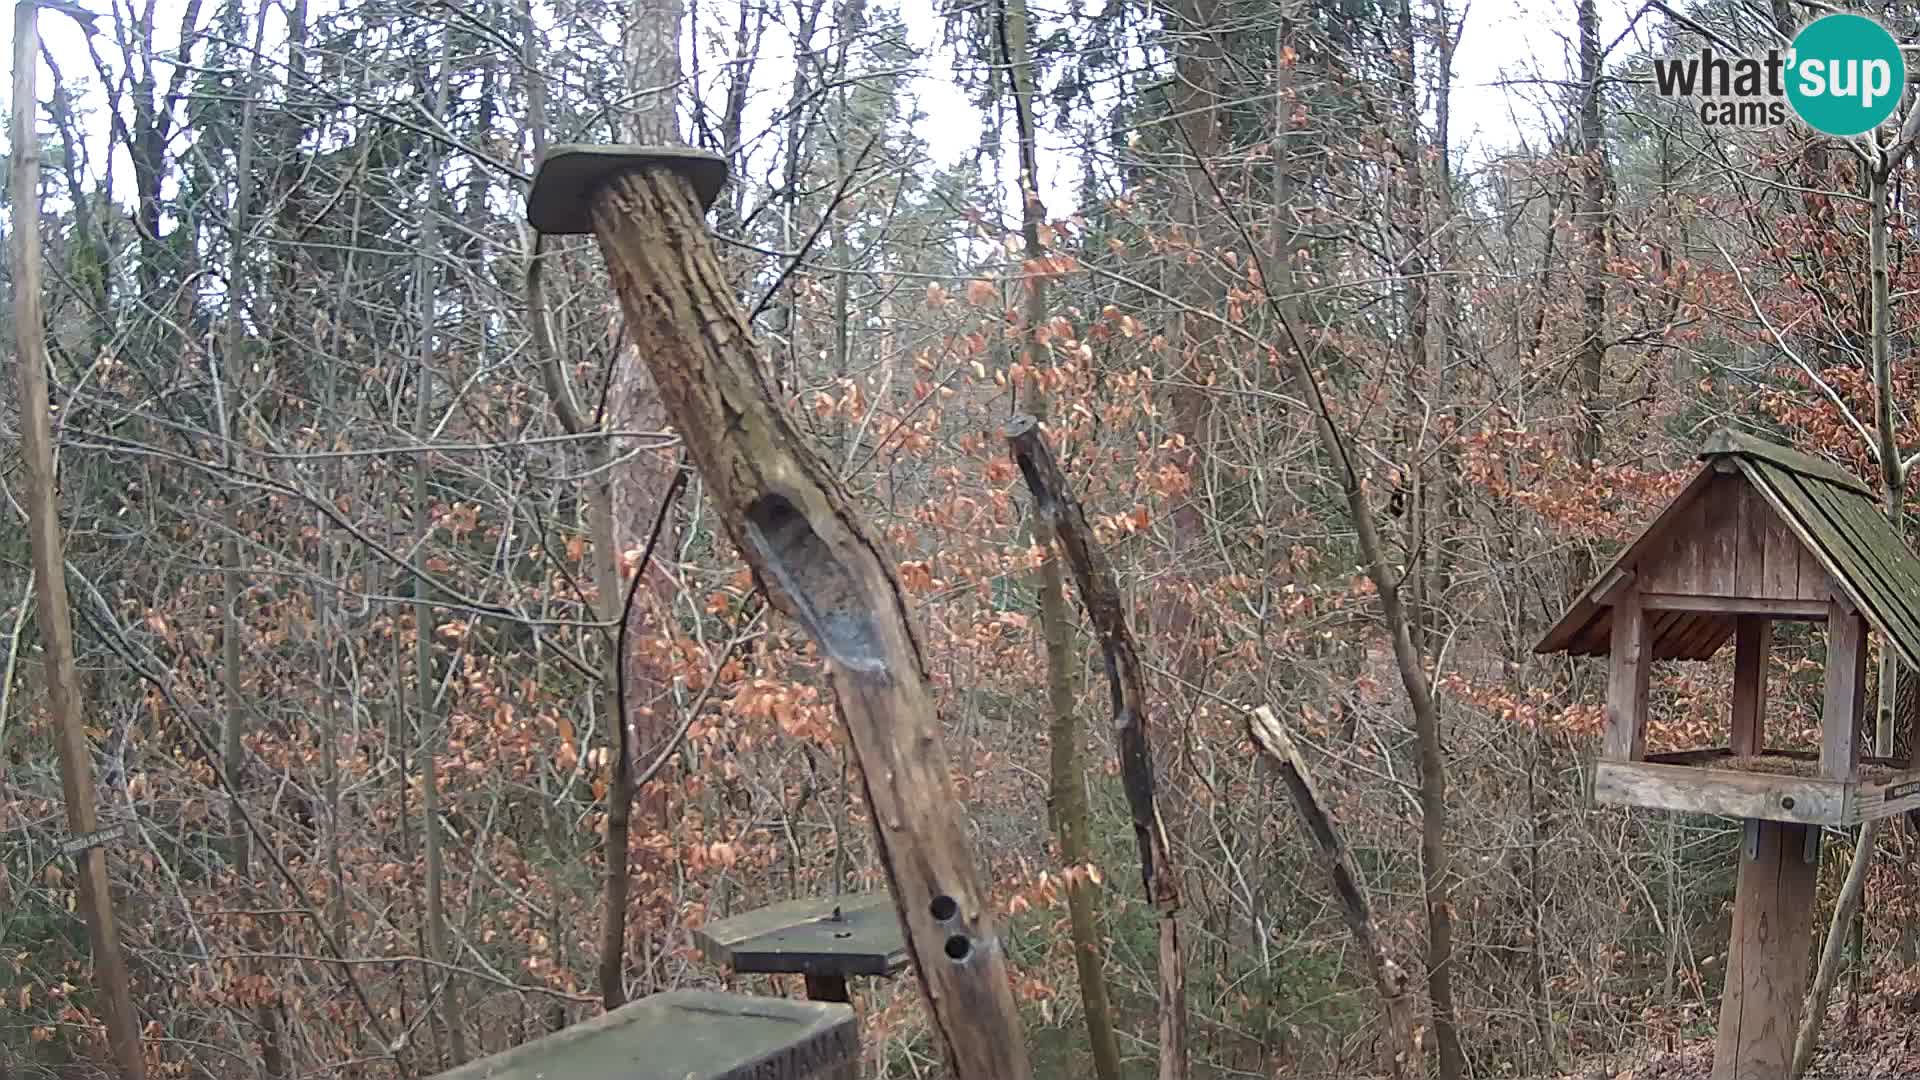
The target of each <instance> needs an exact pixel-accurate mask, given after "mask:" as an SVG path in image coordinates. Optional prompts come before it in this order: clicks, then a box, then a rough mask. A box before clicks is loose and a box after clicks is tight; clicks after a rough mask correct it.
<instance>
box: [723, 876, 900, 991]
mask: <svg viewBox="0 0 1920 1080" xmlns="http://www.w3.org/2000/svg"><path fill="white" fill-rule="evenodd" d="M693 940H694V943H695V944H697V945H698V946H699V947H700V952H701V954H702V955H704V956H706V958H707V959H709V960H711V961H713V962H714V963H716V964H719V965H720V966H722V967H725V968H728V969H730V970H732V971H734V972H737V973H739V974H742V975H749V974H763V975H777V974H790V975H838V976H842V977H846V976H874V975H892V974H894V973H895V972H897V971H900V970H901V969H902V968H905V967H906V966H907V941H906V937H905V935H903V934H902V933H901V932H900V916H899V914H898V913H897V912H896V911H894V909H893V898H892V897H891V896H888V895H887V894H886V893H862V894H860V895H857V896H842V897H839V898H837V899H830V900H789V901H787V902H786V903H783V904H774V905H772V906H770V907H764V908H760V909H759V910H757V911H749V912H747V913H745V914H742V915H736V916H734V917H732V918H730V919H721V920H718V921H716V922H710V923H708V924H706V925H705V926H702V927H700V928H699V929H697V930H695V931H694V932H693Z"/></svg>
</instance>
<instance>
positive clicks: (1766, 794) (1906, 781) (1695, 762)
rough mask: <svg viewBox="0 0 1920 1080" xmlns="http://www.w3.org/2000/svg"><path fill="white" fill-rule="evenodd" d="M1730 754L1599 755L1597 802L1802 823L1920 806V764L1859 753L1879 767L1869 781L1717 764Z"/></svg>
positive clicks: (1782, 755) (1783, 753) (1807, 759)
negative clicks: (1908, 765)
mask: <svg viewBox="0 0 1920 1080" xmlns="http://www.w3.org/2000/svg"><path fill="white" fill-rule="evenodd" d="M1732 756H1733V751H1731V750H1730V749H1728V748H1727V747H1724V746H1721V747H1711V748H1708V749H1702V750H1685V751H1680V752H1677V753H1670V754H1649V755H1647V759H1646V760H1645V761H1601V762H1599V763H1598V764H1597V765H1596V766H1595V767H1594V777H1593V797H1594V801H1595V802H1599V803H1604V804H1607V805H1610V806H1645V807H1651V808H1653V809H1656V810H1679V811H1684V812H1687V813H1695V814H1717V815H1720V816H1724V817H1736V818H1752V819H1756V820H1760V821H1784V822H1791V823H1795V824H1800V825H1835V826H1840V825H1858V824H1860V823H1861V822H1863V821H1874V820H1877V819H1879V818H1885V817H1892V816H1894V815H1895V814H1903V813H1905V812H1906V811H1908V810H1910V809H1914V808H1916V807H1920V771H1901V770H1897V769H1896V767H1895V763H1894V762H1893V761H1892V760H1891V759H1889V758H1878V757H1862V758H1861V759H1860V764H1861V766H1862V767H1863V768H1866V767H1874V768H1873V770H1872V771H1873V774H1874V775H1873V776H1872V777H1871V778H1870V779H1865V780H1854V781H1846V780H1832V779H1828V778H1825V777H1821V776H1797V775H1794V774H1793V773H1792V772H1790V771H1785V770H1783V771H1778V772H1774V771H1755V770H1752V769H1737V768H1725V767H1716V763H1717V762H1724V761H1726V760H1727V759H1729V758H1731V757H1732ZM1760 757H1761V759H1762V761H1763V762H1764V761H1765V760H1766V759H1778V760H1779V762H1780V763H1782V764H1783V765H1791V764H1798V763H1811V764H1814V765H1817V763H1818V762H1819V759H1820V755H1819V754H1817V753H1811V752H1807V751H1792V750H1768V751H1767V752H1766V753H1764V754H1762V755H1760Z"/></svg>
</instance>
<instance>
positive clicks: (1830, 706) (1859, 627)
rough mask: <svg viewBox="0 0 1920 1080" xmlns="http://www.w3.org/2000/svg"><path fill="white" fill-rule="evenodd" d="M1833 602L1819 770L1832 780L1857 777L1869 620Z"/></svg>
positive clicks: (1865, 681) (1828, 616) (1839, 603)
mask: <svg viewBox="0 0 1920 1080" xmlns="http://www.w3.org/2000/svg"><path fill="white" fill-rule="evenodd" d="M1831 603H1832V604H1833V608H1832V610H1830V611H1829V612H1828V613H1827V671H1826V678H1827V683H1826V695H1825V704H1824V706H1823V708H1822V710H1821V713H1820V771H1821V773H1823V774H1825V775H1826V776H1827V777H1828V778H1829V779H1833V780H1854V779H1857V776H1856V770H1857V769H1858V768H1859V763H1860V740H1859V738H1858V731H1859V726H1860V710H1861V708H1862V707H1863V706H1864V705H1865V703H1866V695H1867V620H1866V619H1865V618H1863V617H1861V615H1860V613H1859V612H1857V611H1852V610H1850V609H1849V606H1848V605H1846V604H1842V603H1841V602H1840V601H1838V600H1834V601H1832V602H1831Z"/></svg>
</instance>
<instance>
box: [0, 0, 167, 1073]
mask: <svg viewBox="0 0 1920 1080" xmlns="http://www.w3.org/2000/svg"><path fill="white" fill-rule="evenodd" d="M13 11H14V14H13V133H12V135H13V139H12V142H13V146H12V159H11V162H10V164H11V168H12V174H13V175H12V180H13V190H12V193H11V196H12V203H13V222H12V233H13V237H12V244H11V248H12V251H11V255H12V259H13V266H12V271H13V325H14V336H15V347H16V348H17V350H18V352H17V355H16V356H15V363H16V371H15V376H14V390H15V392H16V394H17V395H18V396H17V400H18V402H19V407H20V457H21V461H22V462H23V464H24V465H25V467H26V474H27V483H26V504H27V505H26V511H27V533H28V538H29V540H30V542H31V545H32V549H33V586H34V593H33V595H34V620H33V621H34V626H35V627H36V628H37V629H38V631H39V634H40V648H41V653H42V656H43V657H44V658H45V661H44V662H45V666H46V672H47V711H48V712H49V713H50V714H51V715H52V718H53V722H54V727H55V729H56V730H58V732H59V736H60V744H59V745H60V788H61V791H62V793H63V795H64V796H65V799H66V804H67V829H68V831H69V832H71V833H72V834H73V835H75V836H80V835H84V834H86V833H90V832H93V831H94V830H95V829H96V828H98V827H99V820H98V817H97V814H96V811H95V809H94V792H93V751H92V749H91V748H90V747H89V746H88V745H87V732H86V717H85V716H84V715H83V710H84V708H85V704H84V703H83V702H82V701H81V698H80V680H79V676H78V674H77V672H76V670H75V666H74V651H73V616H72V612H71V610H70V609H69V607H68V603H67V575H66V557H65V554H64V552H63V548H64V542H63V540H62V537H61V533H60V502H59V495H58V492H57V490H56V479H55V476H54V467H55V466H54V453H53V448H54V442H53V424H52V413H51V403H50V402H49V401H48V397H47V344H46V328H45V326H44V325H43V324H42V321H41V320H42V312H41V306H40V305H41V295H42V286H41V283H40V280H41V279H40V139H39V132H38V131H37V130H36V127H35V121H36V120H37V119H38V117H39V114H40V107H39V91H38V89H37V87H36V86H35V83H36V82H37V81H38V78H37V77H38V75H39V66H40V35H39V27H38V25H37V21H38V20H37V14H38V12H37V11H36V8H35V5H34V0H21V2H20V3H18V4H15V5H14V9H13ZM77 861H78V862H79V864H80V866H79V870H80V873H79V876H78V878H79V879H78V881H77V882H76V883H75V884H76V886H77V888H78V891H79V907H80V910H81V912H82V913H83V914H84V916H85V918H86V922H87V937H88V941H89V944H90V945H91V948H92V951H93V978H94V985H95V987H96V988H97V989H98V992H99V999H98V1003H99V1010H100V1013H101V1019H102V1020H104V1021H105V1022H106V1028H107V1041H108V1044H109V1046H110V1047H111V1049H112V1052H113V1060H114V1064H115V1066H116V1068H117V1069H118V1071H119V1074H120V1076H121V1078H122V1080H144V1077H145V1076H146V1060H145V1057H144V1055H143V1052H142V1050H141V1046H140V1020H139V1017H138V1015H137V1014H136V1013H135V1012H134V1008H133V992H132V989H131V987H129V985H128V978H127V966H126V958H125V957H124V956H123V955H122V954H121V951H120V930H119V927H118V925H117V924H116V923H115V921H114V915H113V893H112V886H111V882H110V881H109V879H108V877H107V849H106V847H105V846H104V845H95V846H93V847H90V848H88V849H87V850H86V851H85V852H84V853H82V854H80V855H79V856H77Z"/></svg>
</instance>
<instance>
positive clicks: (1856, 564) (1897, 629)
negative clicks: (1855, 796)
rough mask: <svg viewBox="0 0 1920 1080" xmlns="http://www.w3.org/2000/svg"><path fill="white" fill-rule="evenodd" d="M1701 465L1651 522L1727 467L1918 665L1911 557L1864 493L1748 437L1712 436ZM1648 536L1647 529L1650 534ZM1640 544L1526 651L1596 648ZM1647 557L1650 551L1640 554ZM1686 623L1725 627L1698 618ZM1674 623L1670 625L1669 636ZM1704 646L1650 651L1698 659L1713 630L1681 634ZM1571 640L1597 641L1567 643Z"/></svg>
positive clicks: (1919, 566)
mask: <svg viewBox="0 0 1920 1080" xmlns="http://www.w3.org/2000/svg"><path fill="white" fill-rule="evenodd" d="M1699 456H1700V458H1701V460H1702V461H1703V462H1705V465H1704V466H1703V468H1702V471H1701V474H1700V475H1699V476H1697V477H1696V478H1695V480H1694V482H1693V483H1690V484H1689V485H1688V486H1687V489H1686V491H1685V492H1683V493H1682V494H1681V496H1680V497H1679V498H1678V499H1676V500H1675V502H1674V504H1673V505H1672V506H1670V507H1669V508H1668V509H1667V511H1666V512H1665V513H1663V514H1662V515H1661V518H1662V519H1664V518H1666V517H1667V516H1668V515H1669V514H1672V513H1674V512H1676V511H1677V510H1679V509H1680V508H1681V507H1682V506H1683V505H1684V504H1685V503H1687V502H1688V501H1690V500H1692V499H1696V498H1698V497H1700V494H1701V493H1702V492H1703V491H1704V490H1705V487H1706V485H1705V481H1707V480H1708V479H1710V478H1711V474H1712V473H1713V471H1714V470H1715V469H1716V468H1721V469H1724V468H1725V465H1724V464H1723V463H1729V462H1730V463H1732V464H1733V465H1734V466H1735V467H1736V468H1737V469H1738V471H1739V473H1740V475H1741V476H1742V477H1744V478H1745V479H1746V480H1747V482H1748V483H1750V484H1752V485H1753V488H1754V490H1755V491H1757V492H1758V493H1759V494H1760V496H1761V497H1762V498H1763V499H1764V500H1765V501H1766V502H1767V504H1768V505H1769V506H1771V507H1772V508H1773V510H1774V512H1775V513H1776V514H1778V515H1779V516H1780V518H1781V520H1782V521H1784V522H1785V523H1786V525H1787V527H1788V528H1789V529H1790V530H1791V531H1792V532H1793V534H1794V535H1795V536H1796V537H1797V538H1798V539H1799V540H1800V543H1801V544H1802V545H1803V546H1805V547H1806V549H1807V550H1808V551H1809V552H1811V553H1812V554H1813V556H1814V558H1815V559H1816V560H1817V561H1818V562H1819V563H1820V565H1821V567H1822V568H1823V569H1824V570H1825V571H1826V572H1827V574H1828V576H1830V577H1831V578H1832V579H1833V581H1834V583H1835V585H1836V586H1837V587H1838V588H1839V590H1840V591H1841V592H1842V593H1843V594H1844V596H1845V597H1846V599H1847V601H1848V602H1850V603H1851V604H1852V605H1853V606H1854V607H1855V608H1856V609H1858V610H1859V612H1860V613H1861V614H1862V615H1864V616H1865V617H1866V619H1867V621H1868V622H1870V623H1872V624H1873V625H1874V627H1875V628H1876V629H1878V630H1879V631H1880V632H1881V634H1882V636H1883V638H1884V640H1885V641H1886V643H1887V645H1888V646H1889V647H1891V648H1892V649H1894V650H1895V651H1896V652H1898V653H1899V654H1900V658H1901V659H1902V660H1904V661H1905V662H1906V663H1907V664H1909V665H1912V666H1913V667H1915V668H1920V558H1915V557H1914V555H1913V553H1912V552H1911V551H1910V550H1909V549H1908V548H1907V545H1906V542H1905V541H1904V540H1902V539H1901V538H1900V536H1899V534H1898V533H1896V532H1894V531H1893V526H1892V525H1891V524H1889V523H1888V521H1887V519H1886V515H1885V514H1884V513H1883V512H1882V511H1881V507H1880V504H1879V501H1878V500H1877V499H1876V498H1875V495H1874V491H1873V488H1871V487H1869V486H1868V485H1867V484H1866V483H1865V482H1863V481H1861V480H1860V479H1859V478H1858V477H1856V476H1854V475H1853V474H1852V473H1850V472H1848V471H1847V470H1845V469H1843V468H1841V467H1840V466H1839V465H1836V464H1834V463H1833V462H1830V461H1827V460H1825V459H1823V458H1818V457H1814V456H1813V455H1811V454H1806V453H1802V452H1801V451H1798V450H1794V449H1792V448H1790V447H1785V446H1780V445H1778V444H1775V443H1770V442H1767V441H1765V440H1764V439H1758V438H1755V437H1753V436H1751V435H1745V434H1741V433H1739V432H1734V431H1720V432H1717V433H1715V434H1714V435H1713V436H1712V437H1711V438H1709V439H1708V440H1707V442H1706V443H1705V445H1703V446H1702V447H1701V449H1700V455H1699ZM1651 531H1652V530H1649V532H1651ZM1647 540H1648V534H1646V533H1643V534H1642V536H1641V538H1640V539H1639V540H1636V541H1635V542H1634V543H1633V544H1630V545H1628V546H1627V548H1626V550H1624V551H1623V552H1621V554H1620V556H1619V558H1617V559H1615V560H1614V562H1613V563H1612V564H1611V565H1609V566H1608V568H1607V569H1606V570H1605V571H1604V572H1602V573H1601V575H1600V576H1599V578H1598V579H1596V580H1595V582H1594V583H1593V584H1592V585H1591V586H1589V587H1588V588H1587V589H1586V590H1584V591H1582V592H1581V594H1580V595H1579V596H1578V597H1576V598H1575V600H1574V602H1573V604H1572V605H1571V606H1570V607H1569V608H1568V610H1567V612H1566V614H1565V615H1564V616H1562V618H1561V619H1560V621H1559V623H1557V624H1556V625H1555V626H1554V627H1553V629H1552V630H1550V631H1548V632H1547V634H1546V636H1545V637H1543V638H1542V639H1541V640H1540V643H1539V644H1538V645H1536V646H1534V651H1535V652H1541V653H1552V652H1567V651H1571V652H1575V653H1579V654H1589V653H1593V652H1599V653H1603V654H1604V652H1605V651H1606V650H1605V646H1604V644H1601V643H1603V642H1604V641H1605V638H1604V637H1601V638H1600V639H1599V642H1594V633H1595V631H1596V630H1598V629H1600V626H1599V624H1601V623H1605V622H1610V621H1611V607H1610V601H1607V600H1603V596H1604V594H1605V593H1606V592H1607V590H1608V589H1609V588H1610V587H1611V585H1612V583H1613V582H1614V581H1616V580H1617V579H1618V574H1619V568H1620V567H1621V566H1622V564H1632V563H1633V562H1634V561H1635V560H1636V559H1638V558H1639V557H1640V556H1641V555H1642V554H1643V552H1642V550H1641V549H1642V548H1643V546H1644V544H1645V542H1646V541H1647ZM1648 554H1650V552H1648ZM1688 619H1689V620H1691V621H1692V622H1700V621H1703V620H1704V621H1710V622H1715V623H1718V622H1722V621H1724V622H1727V623H1728V625H1727V626H1726V627H1724V629H1725V630H1726V631H1728V632H1729V633H1730V632H1731V629H1732V626H1731V620H1730V619H1723V618H1715V617H1713V616H1710V615H1707V614H1705V613H1702V614H1700V615H1697V616H1689V617H1688ZM1680 629H1681V627H1679V626H1676V627H1675V630H1676V632H1677V631H1678V630H1680ZM1688 633H1689V634H1690V635H1691V636H1692V640H1693V641H1695V642H1704V646H1705V647H1704V648H1694V649H1688V648H1685V647H1682V646H1679V645H1676V644H1675V643H1672V642H1668V643H1664V644H1663V643H1661V642H1656V643H1655V646H1656V647H1655V652H1656V655H1661V656H1683V657H1687V658H1693V659H1698V658H1701V657H1702V656H1704V655H1711V653H1712V652H1713V651H1715V650H1717V649H1718V647H1719V646H1720V644H1722V643H1723V642H1724V641H1725V636H1724V635H1721V634H1717V633H1716V634H1710V635H1708V636H1707V637H1705V638H1702V637H1700V636H1699V635H1698V634H1696V633H1694V632H1692V631H1688ZM1576 642H1589V643H1593V644H1598V645H1599V647H1598V648H1594V647H1592V645H1591V644H1590V645H1576Z"/></svg>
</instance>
